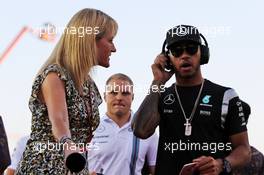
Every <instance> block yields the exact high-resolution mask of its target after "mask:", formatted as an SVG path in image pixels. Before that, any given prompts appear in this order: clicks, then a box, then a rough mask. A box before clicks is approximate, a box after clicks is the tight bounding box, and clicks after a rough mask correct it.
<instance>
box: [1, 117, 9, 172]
mask: <svg viewBox="0 0 264 175" xmlns="http://www.w3.org/2000/svg"><path fill="white" fill-rule="evenodd" d="M10 163H11V160H10V155H9V148H8V140H7V137H6V132H5V126H4V122H3V120H2V116H1V115H0V175H1V174H2V173H3V172H4V171H5V169H6V168H7V167H8V165H10Z"/></svg>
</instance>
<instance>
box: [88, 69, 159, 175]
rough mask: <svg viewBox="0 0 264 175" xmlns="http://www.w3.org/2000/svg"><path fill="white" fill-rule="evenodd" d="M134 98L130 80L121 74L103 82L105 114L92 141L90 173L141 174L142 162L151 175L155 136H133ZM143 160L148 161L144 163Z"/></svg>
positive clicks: (156, 139) (154, 152) (156, 140)
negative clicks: (132, 109) (143, 138)
mask: <svg viewBox="0 0 264 175" xmlns="http://www.w3.org/2000/svg"><path fill="white" fill-rule="evenodd" d="M133 98H134V94H133V82H132V80H131V79H130V78H129V77H128V76H126V75H124V74H121V73H118V74H114V75H112V76H111V77H110V78H109V79H108V80H107V81H106V89H105V93H104V100H105V102H106V105H107V112H106V114H105V115H104V116H103V117H101V121H100V125H99V126H98V128H97V129H96V131H95V133H94V137H93V139H92V141H91V145H93V149H90V150H89V151H88V162H89V170H90V171H91V172H96V173H98V174H99V173H101V174H103V175H113V174H114V175H140V174H141V170H142V168H143V165H144V162H145V161H147V162H148V166H149V170H150V173H151V174H154V170H155V164H156V154H157V145H158V136H157V134H155V133H154V134H153V135H152V136H151V137H150V138H148V139H145V140H142V139H139V138H137V137H135V136H134V135H133V131H132V129H131V121H132V119H133V113H132V111H131V109H130V108H131V104H132V101H133ZM145 158H146V159H147V160H145Z"/></svg>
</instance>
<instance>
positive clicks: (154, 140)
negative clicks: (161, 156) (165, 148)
mask: <svg viewBox="0 0 264 175" xmlns="http://www.w3.org/2000/svg"><path fill="white" fill-rule="evenodd" d="M158 142H159V137H158V135H157V133H154V134H153V135H152V136H151V137H150V141H149V147H148V151H147V161H148V165H149V166H155V165H156V157H157V150H158Z"/></svg>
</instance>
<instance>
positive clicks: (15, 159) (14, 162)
mask: <svg viewBox="0 0 264 175" xmlns="http://www.w3.org/2000/svg"><path fill="white" fill-rule="evenodd" d="M28 139H29V135H27V136H24V137H21V138H20V139H19V141H18V142H17V144H16V147H15V148H14V151H13V153H12V155H11V165H9V166H8V168H7V170H6V175H14V174H15V171H16V169H17V166H18V163H19V161H20V159H21V157H22V155H23V152H24V151H25V149H26V145H27V141H28Z"/></svg>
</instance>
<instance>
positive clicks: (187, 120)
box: [175, 79, 204, 123]
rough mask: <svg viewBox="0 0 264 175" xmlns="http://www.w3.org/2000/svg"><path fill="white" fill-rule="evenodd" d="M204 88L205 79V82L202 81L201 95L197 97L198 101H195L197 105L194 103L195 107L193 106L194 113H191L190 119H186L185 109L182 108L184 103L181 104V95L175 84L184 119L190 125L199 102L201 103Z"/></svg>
mask: <svg viewBox="0 0 264 175" xmlns="http://www.w3.org/2000/svg"><path fill="white" fill-rule="evenodd" d="M203 86H204V79H203V81H202V85H201V87H200V90H199V93H198V95H197V97H196V100H195V103H194V106H193V109H192V113H191V115H190V117H189V118H187V117H186V114H185V111H184V109H183V107H182V102H181V99H180V96H179V93H178V90H177V85H176V84H175V92H176V96H177V99H178V101H179V104H180V107H181V110H182V113H183V116H184V118H185V120H186V122H187V123H189V122H190V123H191V121H192V119H193V116H194V113H195V111H196V108H197V106H198V102H199V99H200V96H201V93H202V90H203Z"/></svg>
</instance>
